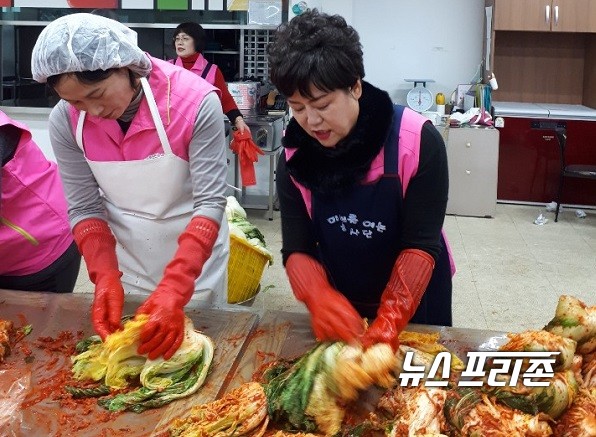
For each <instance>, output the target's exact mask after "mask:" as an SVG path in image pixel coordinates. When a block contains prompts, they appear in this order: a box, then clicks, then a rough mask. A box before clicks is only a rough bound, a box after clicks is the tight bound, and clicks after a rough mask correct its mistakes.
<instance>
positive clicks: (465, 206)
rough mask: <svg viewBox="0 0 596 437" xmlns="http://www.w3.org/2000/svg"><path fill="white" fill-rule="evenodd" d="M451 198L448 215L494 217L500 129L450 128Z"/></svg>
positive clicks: (448, 147)
mask: <svg viewBox="0 0 596 437" xmlns="http://www.w3.org/2000/svg"><path fill="white" fill-rule="evenodd" d="M446 133H447V135H446V136H447V140H446V146H447V159H448V164H449V201H448V202H447V214H455V215H466V216H475V217H492V216H494V214H495V209H496V204H497V180H498V178H497V176H498V166H499V131H498V130H497V129H494V128H482V127H479V128H472V127H470V128H451V129H448V130H447V132H446Z"/></svg>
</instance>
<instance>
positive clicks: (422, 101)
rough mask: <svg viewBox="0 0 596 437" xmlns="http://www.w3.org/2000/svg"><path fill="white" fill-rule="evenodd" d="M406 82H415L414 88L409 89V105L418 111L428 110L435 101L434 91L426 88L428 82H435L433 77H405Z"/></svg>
mask: <svg viewBox="0 0 596 437" xmlns="http://www.w3.org/2000/svg"><path fill="white" fill-rule="evenodd" d="M405 81H406V82H414V88H412V89H411V90H410V91H408V95H407V96H406V103H407V105H408V107H410V108H411V109H413V110H414V111H416V112H424V111H428V110H429V109H430V108H431V106H432V105H433V103H434V96H433V93H432V92H431V91H430V90H429V89H428V88H426V83H427V82H434V80H432V79H405Z"/></svg>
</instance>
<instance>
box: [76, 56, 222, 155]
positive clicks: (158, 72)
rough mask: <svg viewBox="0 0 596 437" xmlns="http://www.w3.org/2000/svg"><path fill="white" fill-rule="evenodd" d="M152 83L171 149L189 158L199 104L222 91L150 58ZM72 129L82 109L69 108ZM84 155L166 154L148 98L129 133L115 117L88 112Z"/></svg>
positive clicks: (142, 104)
mask: <svg viewBox="0 0 596 437" xmlns="http://www.w3.org/2000/svg"><path fill="white" fill-rule="evenodd" d="M151 63H152V69H151V74H150V76H149V78H148V79H149V85H150V86H151V90H152V91H153V94H154V96H155V101H156V103H157V108H158V110H159V114H160V116H161V119H162V121H163V125H164V128H165V130H166V134H167V136H168V139H169V141H170V144H171V146H172V152H173V153H174V154H175V155H176V156H178V157H180V158H182V159H184V160H186V161H188V145H189V144H190V140H191V137H192V133H193V129H194V126H195V120H196V119H197V113H198V111H199V107H200V106H201V103H202V102H203V99H204V98H205V96H206V95H207V94H208V93H209V92H211V91H215V92H217V93H218V95H219V90H218V89H217V88H215V87H214V86H212V85H210V84H208V83H207V82H205V81H202V80H197V78H196V76H195V75H194V74H193V73H191V72H189V71H187V70H184V69H181V68H177V67H174V66H173V65H172V64H171V63H169V62H166V61H162V60H159V59H156V58H151ZM70 117H71V123H72V126H73V132H74V131H75V130H76V126H77V124H78V120H79V111H77V110H76V109H75V108H74V107H73V106H71V107H70ZM83 144H84V145H85V156H86V158H87V159H89V160H91V161H132V160H142V159H146V158H147V157H149V156H151V155H155V154H161V153H163V148H162V147H161V143H160V141H159V137H158V136H157V131H156V129H155V124H154V123H153V119H152V118H151V112H150V110H149V105H148V104H147V100H146V99H143V100H142V101H141V104H140V106H139V110H138V111H137V113H136V115H135V116H134V118H133V120H132V123H131V124H130V127H129V128H128V131H127V133H126V135H125V134H124V133H123V132H122V128H121V127H120V125H119V124H118V122H117V121H116V120H109V119H104V118H101V117H95V116H93V115H91V114H89V113H88V114H87V116H86V117H85V126H84V129H83Z"/></svg>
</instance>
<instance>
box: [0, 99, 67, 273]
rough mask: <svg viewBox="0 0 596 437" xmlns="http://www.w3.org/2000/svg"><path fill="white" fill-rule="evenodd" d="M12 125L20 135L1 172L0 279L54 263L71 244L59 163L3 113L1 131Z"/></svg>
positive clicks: (34, 270) (24, 129) (0, 118)
mask: <svg viewBox="0 0 596 437" xmlns="http://www.w3.org/2000/svg"><path fill="white" fill-rule="evenodd" d="M9 124H10V125H13V126H16V127H18V128H19V129H21V130H22V134H21V140H20V141H19V144H18V146H17V149H16V152H15V155H14V156H13V158H12V159H11V160H10V161H8V162H7V163H6V165H5V166H4V167H3V168H2V201H1V203H0V275H5V276H24V275H29V274H32V273H37V272H39V271H41V270H43V269H45V268H46V267H48V266H49V265H50V264H52V263H53V262H54V261H56V260H57V259H58V258H59V257H60V256H61V255H62V254H63V253H64V252H65V251H66V249H68V246H70V244H72V241H73V239H72V235H71V233H70V226H69V222H68V214H67V206H66V199H65V198H64V191H63V189H62V181H61V180H60V175H59V174H58V168H57V166H56V164H55V163H54V162H50V161H48V160H47V159H46V158H45V156H44V155H43V153H42V152H41V150H40V149H39V147H38V146H37V144H35V141H33V139H32V138H31V132H29V129H27V127H26V126H25V125H23V124H21V123H18V122H16V121H14V120H11V119H10V118H9V117H8V116H7V115H6V114H4V113H3V112H2V111H0V126H4V125H9Z"/></svg>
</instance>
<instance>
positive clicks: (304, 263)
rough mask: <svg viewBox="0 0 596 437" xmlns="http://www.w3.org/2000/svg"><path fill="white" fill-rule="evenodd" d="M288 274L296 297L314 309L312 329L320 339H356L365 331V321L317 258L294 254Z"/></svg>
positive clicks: (348, 341)
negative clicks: (329, 277)
mask: <svg viewBox="0 0 596 437" xmlns="http://www.w3.org/2000/svg"><path fill="white" fill-rule="evenodd" d="M286 273H287V275H288V279H289V280H290V285H291V286H292V290H293V292H294V296H296V299H298V300H299V301H302V302H304V303H305V304H306V307H307V308H308V310H309V311H310V317H311V324H312V329H313V331H314V334H315V337H316V338H317V339H318V340H320V341H334V340H341V341H345V342H346V343H350V342H353V341H355V340H357V339H358V337H359V336H360V335H362V334H363V333H364V322H363V320H362V318H361V317H360V315H359V314H358V312H357V311H356V310H355V309H354V307H353V306H352V304H351V303H350V302H349V301H348V299H346V297H345V296H344V295H343V294H341V293H340V292H339V291H337V290H335V289H334V288H333V287H332V286H331V284H329V281H328V280H327V273H326V272H325V270H324V269H323V266H322V265H321V264H320V263H319V262H317V261H316V260H315V259H314V258H312V257H310V256H308V255H306V254H303V253H299V252H296V253H293V254H292V255H290V257H289V258H288V261H287V262H286Z"/></svg>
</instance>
